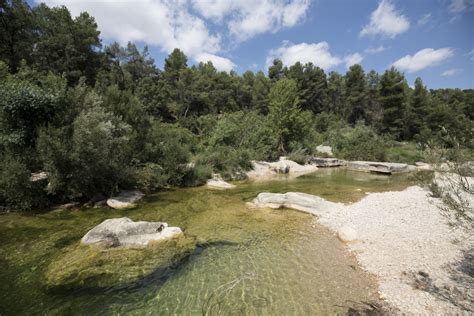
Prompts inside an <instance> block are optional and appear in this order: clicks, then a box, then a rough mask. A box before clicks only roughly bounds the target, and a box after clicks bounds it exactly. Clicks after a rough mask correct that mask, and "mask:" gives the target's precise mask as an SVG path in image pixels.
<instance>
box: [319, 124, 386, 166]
mask: <svg viewBox="0 0 474 316" xmlns="http://www.w3.org/2000/svg"><path fill="white" fill-rule="evenodd" d="M328 142H329V143H330V144H331V146H332V148H333V151H334V154H335V156H336V157H339V158H343V159H348V160H374V161H385V140H384V138H383V137H382V136H379V135H377V133H376V132H375V131H374V130H373V129H372V128H370V127H368V126H365V125H364V124H361V123H358V124H356V126H355V127H344V128H342V129H335V130H331V131H329V133H328Z"/></svg>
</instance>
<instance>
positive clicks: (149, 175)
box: [135, 163, 169, 193]
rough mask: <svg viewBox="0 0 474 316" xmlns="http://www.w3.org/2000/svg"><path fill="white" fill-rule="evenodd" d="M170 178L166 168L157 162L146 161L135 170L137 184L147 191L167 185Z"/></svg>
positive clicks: (139, 187)
mask: <svg viewBox="0 0 474 316" xmlns="http://www.w3.org/2000/svg"><path fill="white" fill-rule="evenodd" d="M168 180H169V178H168V175H167V174H166V172H165V170H163V168H162V167H161V166H160V165H158V164H155V163H146V164H144V165H143V166H141V167H140V168H138V169H137V171H136V172H135V182H136V186H137V188H138V189H140V190H142V191H144V192H145V193H149V192H152V191H155V190H157V189H159V188H163V187H165V186H166V184H167V183H168Z"/></svg>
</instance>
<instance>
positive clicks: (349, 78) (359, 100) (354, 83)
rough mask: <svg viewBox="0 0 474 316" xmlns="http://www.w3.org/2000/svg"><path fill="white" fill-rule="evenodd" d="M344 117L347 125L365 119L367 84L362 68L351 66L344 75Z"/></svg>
mask: <svg viewBox="0 0 474 316" xmlns="http://www.w3.org/2000/svg"><path fill="white" fill-rule="evenodd" d="M345 83H346V106H347V110H346V117H347V121H348V122H349V124H352V125H354V124H355V123H356V122H357V121H359V120H365V119H366V118H367V82H366V81H365V74H364V70H363V69H362V67H361V66H360V65H358V64H356V65H352V66H351V67H350V68H349V71H348V72H347V74H346V80H345Z"/></svg>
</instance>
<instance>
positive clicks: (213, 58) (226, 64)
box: [196, 53, 236, 72]
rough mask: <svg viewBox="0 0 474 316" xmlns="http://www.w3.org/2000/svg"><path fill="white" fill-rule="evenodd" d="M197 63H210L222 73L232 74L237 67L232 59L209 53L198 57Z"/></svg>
mask: <svg viewBox="0 0 474 316" xmlns="http://www.w3.org/2000/svg"><path fill="white" fill-rule="evenodd" d="M196 61H198V62H203V63H206V62H208V61H210V62H212V64H213V65H214V67H216V69H217V70H220V71H227V72H230V71H231V70H232V69H234V68H235V67H236V65H235V64H234V63H233V62H232V61H231V60H230V59H228V58H224V57H220V56H217V55H213V54H208V53H204V54H200V55H198V56H197V57H196Z"/></svg>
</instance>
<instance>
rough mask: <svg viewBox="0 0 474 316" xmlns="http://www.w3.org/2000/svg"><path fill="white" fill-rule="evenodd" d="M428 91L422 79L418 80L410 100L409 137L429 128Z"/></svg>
mask: <svg viewBox="0 0 474 316" xmlns="http://www.w3.org/2000/svg"><path fill="white" fill-rule="evenodd" d="M428 98H429V95H428V90H426V88H425V86H423V81H422V80H421V78H419V77H418V78H416V80H415V89H414V91H413V93H412V95H411V98H410V108H409V110H410V113H409V118H410V120H409V122H410V124H409V136H410V137H413V136H415V135H417V134H419V133H420V132H421V131H423V130H424V129H426V128H427V126H426V119H427V115H428V114H429V99H428Z"/></svg>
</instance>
